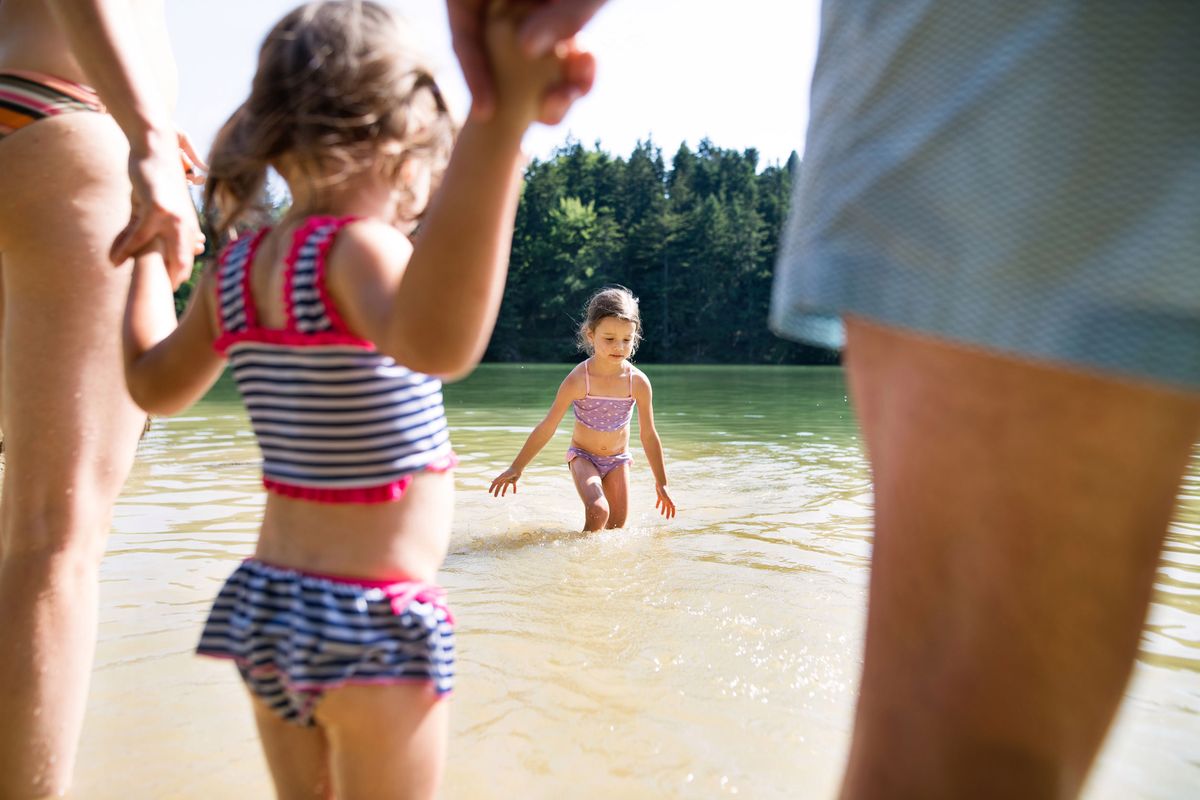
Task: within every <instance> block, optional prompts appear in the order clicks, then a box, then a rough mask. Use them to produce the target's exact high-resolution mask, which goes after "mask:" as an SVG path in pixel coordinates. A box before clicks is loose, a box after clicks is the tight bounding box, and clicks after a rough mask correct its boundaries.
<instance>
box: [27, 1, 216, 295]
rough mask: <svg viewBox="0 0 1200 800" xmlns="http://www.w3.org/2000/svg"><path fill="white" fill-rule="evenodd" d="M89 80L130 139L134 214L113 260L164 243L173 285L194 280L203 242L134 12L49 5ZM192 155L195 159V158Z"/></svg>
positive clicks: (96, 5)
mask: <svg viewBox="0 0 1200 800" xmlns="http://www.w3.org/2000/svg"><path fill="white" fill-rule="evenodd" d="M47 4H48V5H49V6H50V7H51V9H52V10H53V11H54V14H55V18H56V19H57V20H58V24H59V26H60V27H61V28H62V30H63V32H64V33H65V34H66V37H67V40H68V41H69V42H70V45H71V51H72V53H73V54H74V56H75V58H76V59H77V60H78V61H79V64H80V66H82V67H83V71H84V72H85V73H86V74H87V77H88V80H89V81H90V82H91V83H92V85H93V87H94V88H95V89H96V92H97V93H98V94H99V95H100V98H101V99H102V100H103V101H104V104H105V106H107V108H108V111H109V113H111V114H112V116H113V119H115V120H116V122H117V125H119V126H120V127H121V130H122V132H124V134H125V137H126V138H127V139H128V140H129V180H130V182H131V183H132V184H133V212H132V214H131V216H130V220H129V224H128V225H126V226H125V228H124V230H122V231H121V232H120V233H119V234H118V235H117V238H116V240H115V241H114V242H113V246H112V250H111V251H110V253H109V256H110V258H111V259H112V261H113V262H114V263H116V264H121V263H124V262H125V261H126V260H127V259H129V258H130V257H132V256H134V255H138V254H140V253H142V252H144V251H146V250H147V249H149V248H150V246H151V245H152V244H153V243H154V242H155V240H161V245H162V246H161V250H162V253H163V258H164V260H165V262H166V266H167V270H168V273H169V275H170V276H171V283H172V285H173V286H178V285H179V284H180V283H182V282H183V281H184V280H185V279H186V278H187V277H188V275H189V274H190V273H191V266H192V260H193V258H194V257H195V253H196V248H197V245H198V244H199V243H200V242H201V241H202V240H203V237H202V236H201V234H200V224H199V221H198V219H197V217H196V209H195V207H194V206H193V205H192V199H191V196H190V195H189V194H188V191H187V184H186V181H185V179H184V172H183V169H184V167H183V162H182V161H181V158H180V146H181V141H180V138H179V136H178V134H177V133H176V131H175V127H174V124H173V123H172V121H171V113H170V109H169V107H168V104H167V101H166V98H164V97H163V96H162V94H161V92H160V91H159V89H158V87H157V86H156V85H155V84H154V79H153V76H152V75H151V71H150V66H149V65H148V64H147V63H146V62H145V61H144V59H143V58H142V56H141V52H142V50H141V47H140V45H139V43H138V41H137V33H136V31H135V29H134V24H133V19H132V16H131V14H132V12H131V11H130V8H129V4H128V3H125V2H112V0H47ZM193 155H194V154H193Z"/></svg>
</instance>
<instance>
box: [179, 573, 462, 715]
mask: <svg viewBox="0 0 1200 800" xmlns="http://www.w3.org/2000/svg"><path fill="white" fill-rule="evenodd" d="M445 596H446V593H445V590H443V589H441V588H440V587H438V586H434V585H432V584H426V583H419V582H413V581H399V582H397V581H360V580H355V579H352V578H337V577H332V576H324V575H313V574H310V573H305V572H299V571H297V570H293V569H287V568H284V567H276V566H273V565H271V564H266V563H263V562H262V561H258V560H256V559H247V560H246V561H243V562H242V564H241V566H239V567H238V568H237V569H236V570H235V571H234V573H233V574H232V575H230V576H229V579H228V580H227V581H226V582H225V585H224V586H223V587H222V588H221V591H220V592H219V593H218V594H217V599H216V601H214V602H213V607H212V611H211V612H210V613H209V616H208V622H207V623H206V624H205V626H204V632H203V633H202V634H201V636H200V645H199V646H198V647H197V648H196V652H197V653H199V654H200V655H203V656H211V657H213V658H224V659H229V660H231V661H233V662H234V663H235V664H237V667H238V671H239V672H240V673H241V676H242V680H243V681H244V682H245V684H246V686H247V688H248V689H249V690H250V691H251V692H252V693H253V694H254V695H255V696H256V697H258V699H259V700H260V701H262V702H263V703H264V704H265V705H266V706H267V707H268V708H270V709H271V710H272V711H274V712H275V713H276V714H278V715H279V716H280V717H281V718H282V719H284V720H285V721H287V722H292V723H295V724H298V725H304V726H311V725H313V724H315V720H314V719H313V712H314V710H315V708H316V705H317V703H318V701H319V700H320V699H321V697H322V696H323V695H324V694H325V693H326V692H329V691H331V690H333V689H337V688H339V687H342V686H347V685H355V684H358V685H362V684H373V685H388V684H397V683H409V682H418V683H424V684H427V685H428V686H429V687H430V688H431V690H432V691H434V692H435V693H436V695H437V696H443V695H445V694H446V693H448V692H449V691H451V689H452V688H453V685H454V617H453V616H452V615H451V614H450V610H449V609H448V608H447V607H446V603H445Z"/></svg>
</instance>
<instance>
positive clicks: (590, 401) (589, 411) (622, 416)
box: [574, 359, 633, 431]
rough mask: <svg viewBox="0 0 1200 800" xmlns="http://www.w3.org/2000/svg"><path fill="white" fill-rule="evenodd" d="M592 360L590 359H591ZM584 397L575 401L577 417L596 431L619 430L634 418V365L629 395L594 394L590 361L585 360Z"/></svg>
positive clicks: (630, 370)
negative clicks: (589, 369) (605, 395)
mask: <svg viewBox="0 0 1200 800" xmlns="http://www.w3.org/2000/svg"><path fill="white" fill-rule="evenodd" d="M589 360H590V359H589ZM583 387H584V388H583V397H581V398H580V399H578V400H576V401H574V408H575V419H577V420H579V422H580V424H582V425H584V426H585V427H588V428H591V429H592V430H594V431H619V430H621V429H622V428H624V427H625V426H626V425H628V424H629V421H630V420H632V419H633V367H630V368H629V396H628V397H603V396H600V395H594V394H592V381H591V375H590V374H589V373H588V362H587V361H585V362H583Z"/></svg>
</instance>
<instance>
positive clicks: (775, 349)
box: [175, 139, 835, 364]
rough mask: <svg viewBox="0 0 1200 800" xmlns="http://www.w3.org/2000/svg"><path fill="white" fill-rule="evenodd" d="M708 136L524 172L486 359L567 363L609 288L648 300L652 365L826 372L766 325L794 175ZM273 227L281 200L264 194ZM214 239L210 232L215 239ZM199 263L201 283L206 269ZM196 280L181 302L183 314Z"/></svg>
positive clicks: (819, 358)
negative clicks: (587, 310)
mask: <svg viewBox="0 0 1200 800" xmlns="http://www.w3.org/2000/svg"><path fill="white" fill-rule="evenodd" d="M758 161H759V157H758V151H756V150H754V149H748V150H743V151H740V152H739V151H736V150H727V149H722V148H719V147H716V146H714V145H713V144H712V143H711V142H710V141H708V140H707V139H705V140H703V141H701V142H700V144H699V146H698V147H697V149H696V150H695V151H693V150H691V149H690V148H689V147H688V146H687V144H686V143H685V144H682V145H680V146H679V149H678V150H676V152H675V155H674V157H673V158H672V159H671V166H670V168H668V167H667V166H666V164H665V162H664V160H663V156H662V151H661V150H660V149H659V148H658V147H656V146H655V145H654V143H653V142H650V141H646V142H639V143H638V145H637V147H635V148H634V150H633V152H632V153H630V155H629V157H628V158H620V157H614V156H612V155H610V154H609V153H607V152H605V151H603V150H601V149H600V147H599V145H597V146H596V147H595V148H593V149H591V150H589V149H586V148H584V147H583V146H581V145H580V144H579V143H578V142H573V141H568V142H567V143H566V144H565V145H564V146H562V147H561V148H559V149H558V150H556V151H555V153H554V155H553V156H552V157H551V158H549V159H548V160H545V161H540V160H534V161H532V162H531V163H530V165H529V166H528V168H527V169H526V171H525V182H524V186H523V189H522V195H521V202H520V205H519V207H518V210H517V220H516V228H515V230H514V234H513V246H512V259H511V265H510V269H509V278H508V284H507V286H506V288H505V291H504V302H503V304H502V305H501V308H500V315H499V319H498V320H497V323H496V330H495V333H494V334H493V336H492V339H491V342H490V343H489V345H488V349H487V352H486V354H485V355H484V360H485V361H523V362H538V361H541V362H567V361H574V360H576V359H578V358H579V352H578V351H577V350H576V347H575V333H576V330H577V328H578V326H579V323H580V322H581V321H582V318H583V307H584V304H585V302H586V301H587V299H588V298H589V297H590V296H591V295H592V294H593V293H594V292H595V291H596V290H598V289H600V288H602V287H604V286H606V285H609V284H621V285H623V286H627V287H628V288H630V289H631V290H632V291H633V293H634V294H635V295H637V296H638V297H639V298H640V299H641V311H642V323H643V326H644V331H643V342H642V345H641V349H640V350H639V352H638V356H637V358H638V360H639V361H642V362H645V363H686V364H695V363H712V364H814V363H831V361H833V360H834V359H835V356H834V355H833V354H831V353H830V352H828V351H826V350H819V349H815V348H809V347H804V346H802V345H798V344H795V343H793V342H789V341H787V340H785V339H780V338H778V337H776V336H775V335H774V334H772V333H771V332H770V331H769V330H768V329H767V309H768V306H769V303H770V296H771V281H772V271H773V268H774V264H775V254H776V249H777V246H778V242H779V237H780V233H781V231H782V228H783V223H784V220H785V219H786V218H787V211H788V203H789V200H790V198H791V182H792V181H791V179H792V175H793V174H794V173H795V171H796V169H798V167H799V159H798V157H797V156H796V154H795V153H792V155H791V158H789V159H788V162H787V164H786V165H778V164H771V165H768V166H766V167H764V168H763V169H761V170H760V169H759V163H758ZM264 203H265V204H266V205H267V206H269V209H270V210H269V211H268V214H269V215H270V216H272V217H276V218H277V217H278V216H279V215H280V214H282V212H283V210H284V209H285V208H286V200H285V199H284V198H282V197H280V196H278V195H277V194H273V193H270V192H268V193H266V194H264ZM215 240H216V237H215V236H212V235H210V236H209V241H210V242H213V241H215ZM204 260H206V259H201V260H200V261H198V263H197V269H196V271H195V272H194V273H193V279H194V277H195V276H196V275H198V274H199V270H200V269H201V268H202V266H203V261H204ZM192 285H193V280H189V281H188V282H187V283H186V284H185V285H184V286H182V287H181V288H180V290H179V291H178V292H177V293H176V295H175V302H176V309H177V311H179V312H182V309H183V306H184V305H185V303H186V301H187V298H188V297H189V295H190V294H191V290H192Z"/></svg>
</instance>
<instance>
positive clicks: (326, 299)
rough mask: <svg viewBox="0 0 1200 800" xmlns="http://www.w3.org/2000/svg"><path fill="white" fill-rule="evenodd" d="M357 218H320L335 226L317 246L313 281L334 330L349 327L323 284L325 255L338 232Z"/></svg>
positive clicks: (321, 220)
mask: <svg viewBox="0 0 1200 800" xmlns="http://www.w3.org/2000/svg"><path fill="white" fill-rule="evenodd" d="M357 220H358V218H357V217H321V218H320V222H321V224H324V223H325V222H329V221H332V222H333V223H334V224H335V225H336V226H337V227H335V228H334V229H333V230H332V231H330V233H329V236H327V237H326V238H325V241H323V242H321V243H320V244H319V245H318V246H317V263H316V274H315V275H314V276H313V282H314V283H315V284H316V286H317V294H318V296H319V297H320V298H321V305H322V306H324V307H325V316H326V317H328V318H329V323H330V324H331V325H333V328H334V330H337V331H342V332H344V333H349V331H350V329H349V328H347V327H346V323H345V322H343V321H342V316H341V314H339V313H338V310H337V304H336V303H334V302H333V295H331V294H330V293H329V287H328V286H327V285H326V284H325V272H326V269H327V264H326V257H327V255H328V253H329V248H330V247H332V246H333V240H334V239H335V238H336V237H337V234H338V232H339V231H341V229H342V228H344V227H346V226H347V225H349V224H350V223H351V222H355V221H357ZM314 227H315V226H314Z"/></svg>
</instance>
